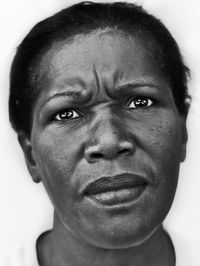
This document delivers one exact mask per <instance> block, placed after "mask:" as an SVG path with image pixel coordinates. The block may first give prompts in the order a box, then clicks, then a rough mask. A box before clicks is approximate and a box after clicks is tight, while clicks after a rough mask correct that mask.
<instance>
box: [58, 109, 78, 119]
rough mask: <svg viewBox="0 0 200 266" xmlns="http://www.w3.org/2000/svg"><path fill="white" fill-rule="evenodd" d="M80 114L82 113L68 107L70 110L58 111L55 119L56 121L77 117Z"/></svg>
mask: <svg viewBox="0 0 200 266" xmlns="http://www.w3.org/2000/svg"><path fill="white" fill-rule="evenodd" d="M80 116H81V115H80V114H79V113H78V112H77V111H75V110H74V109H68V110H63V111H60V112H58V113H57V114H56V116H55V118H54V119H55V120H56V121H62V120H70V119H75V118H77V117H80Z"/></svg>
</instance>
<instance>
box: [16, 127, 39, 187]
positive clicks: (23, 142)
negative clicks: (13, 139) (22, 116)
mask: <svg viewBox="0 0 200 266" xmlns="http://www.w3.org/2000/svg"><path fill="white" fill-rule="evenodd" d="M18 141H19V143H20V146H21V148H22V150H23V152H24V157H25V160H26V165H27V168H28V171H29V173H30V175H31V177H32V179H33V181H34V182H36V183H39V182H40V181H41V179H40V175H39V171H38V167H37V163H36V160H35V158H34V157H35V156H34V153H33V149H32V143H31V139H30V137H28V136H27V135H26V134H25V133H24V132H19V133H18Z"/></svg>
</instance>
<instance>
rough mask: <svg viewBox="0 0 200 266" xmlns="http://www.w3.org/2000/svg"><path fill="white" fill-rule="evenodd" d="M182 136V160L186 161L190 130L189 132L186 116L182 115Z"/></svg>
mask: <svg viewBox="0 0 200 266" xmlns="http://www.w3.org/2000/svg"><path fill="white" fill-rule="evenodd" d="M181 136H182V143H181V162H184V161H185V158H186V145H187V140H188V132H187V127H186V117H185V116H181Z"/></svg>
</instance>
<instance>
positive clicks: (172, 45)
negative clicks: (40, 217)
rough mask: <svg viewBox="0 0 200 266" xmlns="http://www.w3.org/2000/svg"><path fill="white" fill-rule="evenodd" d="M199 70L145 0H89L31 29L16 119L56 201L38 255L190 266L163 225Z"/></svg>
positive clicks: (21, 55)
mask: <svg viewBox="0 0 200 266" xmlns="http://www.w3.org/2000/svg"><path fill="white" fill-rule="evenodd" d="M188 74H189V70H188V69H187V67H186V66H185V65H184V63H183V60H182V57H181V55H180V52H179V49H178V47H177V44H176V42H175V40H174V39H173V37H172V36H171V34H170V33H169V32H168V30H167V29H166V28H165V27H164V25H163V24H162V23H161V22H160V21H159V20H157V19H156V18H155V17H153V16H151V15H149V14H147V13H146V12H145V11H144V10H143V9H142V8H140V7H138V6H135V5H133V4H126V3H116V4H94V3H90V2H83V3H80V4H77V5H74V6H72V7H70V8H67V9H65V10H63V11H61V12H59V13H57V14H55V15H54V16H52V17H50V18H48V19H46V20H44V21H42V22H40V23H39V24H37V25H36V26H35V27H34V28H33V29H32V31H31V32H30V33H29V34H28V35H27V36H26V38H25V39H24V40H23V42H22V43H21V45H20V46H19V49H18V51H17V54H16V56H15V59H14V61H13V65H12V70H11V80H10V81H11V83H10V100H9V110H10V120H11V123H12V125H13V128H14V129H15V130H16V132H17V134H18V139H19V142H20V145H21V147H22V149H23V151H24V155H25V158H26V163H27V166H28V169H29V172H30V174H31V176H32V178H33V180H34V181H35V182H40V181H42V182H43V184H44V186H45V188H46V190H47V193H48V194H49V196H50V198H51V200H52V203H53V205H54V208H55V216H54V226H53V229H52V230H51V231H48V232H45V233H44V234H42V235H41V236H40V237H39V238H38V241H37V251H36V252H37V260H38V261H37V262H35V263H37V264H39V265H40V266H44V265H58V266H62V265H70V266H73V265H76V266H79V265H81V266H83V265H87V266H90V265H98V266H100V265H109V266H112V265H113V266H118V265H120V266H121V265H126V266H129V265H141V266H146V265H148V266H152V265H154V266H158V265H162V266H172V265H177V266H178V265H182V266H183V263H187V258H188V257H187V256H186V257H184V258H180V257H179V256H178V249H177V246H175V242H174V241H173V239H172V236H171V235H170V232H167V231H165V230H164V228H163V226H162V222H163V220H164V219H165V217H166V215H167V213H168V211H169V209H170V207H171V204H172V201H173V198H174V194H175V191H176V186H177V180H178V173H179V166H180V163H181V162H182V161H184V159H185V153H186V142H187V130H186V125H185V122H186V117H187V113H188V101H187V99H188V94H187V76H188ZM33 252H35V251H33ZM21 259H22V258H21ZM181 259H182V261H181ZM194 259H195V258H194ZM31 263H32V262H31ZM195 263H197V262H196V261H194V263H193V264H191V265H195ZM37 264H36V265H37ZM186 265H188V264H186ZM196 265H198V264H196Z"/></svg>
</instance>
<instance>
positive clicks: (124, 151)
mask: <svg viewBox="0 0 200 266" xmlns="http://www.w3.org/2000/svg"><path fill="white" fill-rule="evenodd" d="M133 152H134V145H133V143H132V142H131V141H126V140H123V141H120V140H117V139H113V140H112V141H109V140H107V141H105V142H104V143H97V144H95V145H91V146H88V147H87V148H86V150H85V158H86V160H87V161H88V162H90V163H93V162H96V161H98V160H101V159H105V160H106V159H107V160H112V159H115V158H116V157H119V156H128V155H131V154H133Z"/></svg>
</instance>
